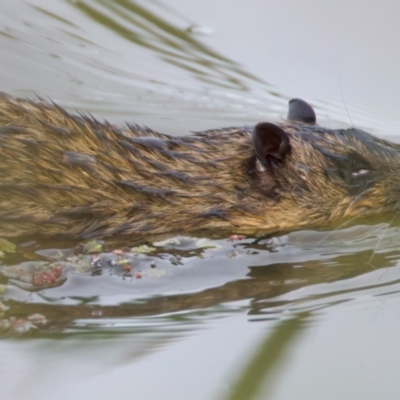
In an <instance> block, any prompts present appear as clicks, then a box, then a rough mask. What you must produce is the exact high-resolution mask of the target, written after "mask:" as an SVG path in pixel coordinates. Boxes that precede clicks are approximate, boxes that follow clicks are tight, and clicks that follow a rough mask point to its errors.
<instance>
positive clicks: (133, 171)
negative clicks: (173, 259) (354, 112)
mask: <svg viewBox="0 0 400 400" xmlns="http://www.w3.org/2000/svg"><path fill="white" fill-rule="evenodd" d="M261 125H262V124H261ZM261 125H260V126H258V127H256V128H255V131H254V132H255V133H256V134H257V129H258V130H259V131H260V132H261V133H260V134H261V137H264V136H268V132H267V133H265V132H263V131H262V130H263V129H264V130H265V129H268V128H265V127H263V126H261ZM266 125H267V124H266ZM270 125H272V124H270ZM278 129H280V130H281V131H282V132H283V134H284V135H286V136H287V138H288V139H289V140H290V148H288V149H287V151H286V152H285V154H283V153H282V157H280V156H279V154H278V156H277V155H276V154H275V153H273V155H270V154H268V155H266V156H265V160H262V159H261V164H260V155H259V152H257V149H254V132H253V128H252V127H242V128H227V129H219V130H214V131H207V132H203V133H198V134H194V135H190V136H186V137H171V136H168V135H164V134H159V133H157V132H154V131H152V130H150V129H147V128H142V127H139V126H137V125H127V126H126V127H116V126H114V125H112V124H109V123H107V122H104V123H100V122H98V121H96V120H95V119H93V118H91V117H88V116H84V115H79V116H76V115H71V114H69V113H67V112H66V111H65V110H63V109H62V108H60V107H58V106H57V105H55V104H50V103H46V102H43V101H38V102H34V101H30V100H26V99H15V98H13V97H11V96H8V95H6V94H1V96H0V151H1V157H0V235H1V236H16V235H26V234H28V235H31V234H35V233H40V234H44V235H61V236H66V237H73V238H88V237H106V236H112V235H115V234H119V235H148V234H164V233H184V232H194V231H198V230H213V231H215V230H221V231H229V232H231V233H257V232H266V231H270V230H275V229H282V228H295V227H300V226H304V225H310V224H320V223H325V222H326V221H330V220H332V219H335V218H340V217H343V216H353V215H355V216H358V215H361V214H365V213H370V212H379V211H397V209H398V192H399V191H398V189H397V187H399V186H396V185H395V184H393V182H398V181H399V179H398V171H399V170H400V164H399V155H398V148H397V146H395V145H392V144H390V143H387V142H384V141H382V140H379V139H376V138H373V137H372V136H370V135H368V134H367V133H365V132H362V131H359V130H355V129H350V130H340V131H332V130H327V129H323V128H321V127H318V126H316V125H313V124H305V123H302V122H295V121H292V122H286V123H282V124H280V125H279V128H278ZM252 134H253V143H252ZM263 135H264V136H263ZM263 140H264V139H261V141H263ZM286 153H287V154H286ZM271 154H272V153H271ZM261 158H262V157H261Z"/></svg>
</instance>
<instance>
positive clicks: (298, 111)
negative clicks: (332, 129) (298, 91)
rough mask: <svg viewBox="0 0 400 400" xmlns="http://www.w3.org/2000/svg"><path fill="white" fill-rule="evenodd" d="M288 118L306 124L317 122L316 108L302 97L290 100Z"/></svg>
mask: <svg viewBox="0 0 400 400" xmlns="http://www.w3.org/2000/svg"><path fill="white" fill-rule="evenodd" d="M287 119H288V120H289V121H300V122H305V123H306V124H315V123H316V122H317V117H316V116H315V111H314V109H313V108H312V107H311V106H310V105H309V104H308V103H306V102H305V101H304V100H301V99H292V100H290V101H289V112H288V116H287Z"/></svg>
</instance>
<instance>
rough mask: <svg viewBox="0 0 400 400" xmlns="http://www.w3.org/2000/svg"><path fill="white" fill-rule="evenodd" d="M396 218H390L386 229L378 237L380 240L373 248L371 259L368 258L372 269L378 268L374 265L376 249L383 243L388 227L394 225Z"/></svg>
mask: <svg viewBox="0 0 400 400" xmlns="http://www.w3.org/2000/svg"><path fill="white" fill-rule="evenodd" d="M394 219H395V216H393V218H392V219H391V220H390V222H389V223H388V225H387V226H386V228H385V229H384V231H383V233H382V235H381V237H380V238H378V242H377V243H376V246H375V248H374V249H373V250H372V254H371V257H370V258H369V260H368V261H367V263H366V264H367V265H369V266H370V267H371V268H372V269H376V268H375V267H374V266H373V265H372V259H373V258H374V256H375V252H376V250H377V249H378V248H379V246H380V244H381V242H382V240H383V238H384V237H385V235H386V232H387V231H388V229H389V228H390V226H391V225H392V223H393V221H394Z"/></svg>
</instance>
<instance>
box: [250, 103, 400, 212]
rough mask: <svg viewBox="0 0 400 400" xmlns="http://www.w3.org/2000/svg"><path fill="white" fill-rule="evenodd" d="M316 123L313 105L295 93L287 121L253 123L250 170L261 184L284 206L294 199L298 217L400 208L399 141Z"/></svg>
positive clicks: (398, 209) (261, 187) (261, 188)
mask: <svg viewBox="0 0 400 400" xmlns="http://www.w3.org/2000/svg"><path fill="white" fill-rule="evenodd" d="M315 123H316V118H315V113H314V111H313V109H312V108H311V106H309V105H308V104H307V103H306V102H304V101H303V100H300V99H293V100H291V101H290V102H289V113H288V122H287V123H284V124H282V125H279V126H278V125H275V124H271V123H260V124H258V125H256V126H255V128H254V131H253V147H254V156H253V157H252V159H251V161H250V170H251V173H252V175H253V177H254V178H255V179H256V181H257V185H258V187H259V189H260V190H261V191H263V192H264V193H265V194H266V195H267V196H269V197H272V198H275V199H276V201H278V202H281V203H282V205H283V206H284V205H285V204H286V205H287V207H293V204H295V205H296V206H295V209H294V210H293V213H296V215H297V217H299V215H298V213H299V212H300V213H302V212H304V213H305V214H304V215H310V214H311V215H313V216H315V218H316V219H319V220H324V219H325V220H332V219H335V218H338V217H344V216H350V217H353V216H362V215H368V214H373V213H379V212H386V211H395V212H398V211H400V146H399V145H395V144H392V143H389V142H387V141H384V140H381V139H378V138H375V137H373V136H371V135H370V134H368V133H366V132H364V131H362V130H359V129H355V128H351V129H343V130H342V129H340V130H331V129H325V128H322V127H320V126H318V125H316V124H315ZM285 200H286V201H285ZM297 205H299V206H300V207H299V208H298V209H297V208H296V207H297ZM287 212H288V213H290V212H291V210H289V209H288V210H287Z"/></svg>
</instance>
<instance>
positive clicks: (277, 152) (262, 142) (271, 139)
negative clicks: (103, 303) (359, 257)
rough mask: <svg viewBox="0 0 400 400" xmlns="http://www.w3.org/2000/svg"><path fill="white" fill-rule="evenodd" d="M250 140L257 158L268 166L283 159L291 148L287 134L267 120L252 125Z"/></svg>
mask: <svg viewBox="0 0 400 400" xmlns="http://www.w3.org/2000/svg"><path fill="white" fill-rule="evenodd" d="M252 140H253V148H254V152H255V154H256V156H257V158H258V159H259V160H260V161H261V163H262V164H263V165H264V166H268V167H269V166H271V165H273V164H274V163H276V162H281V161H283V159H284V158H285V156H286V155H287V154H288V153H289V152H290V149H291V145H290V139H289V135H288V134H287V133H286V132H285V131H284V130H283V129H282V128H280V127H279V126H277V125H275V124H271V123H269V122H262V123H260V124H257V125H256V126H255V127H254V130H253V135H252Z"/></svg>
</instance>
